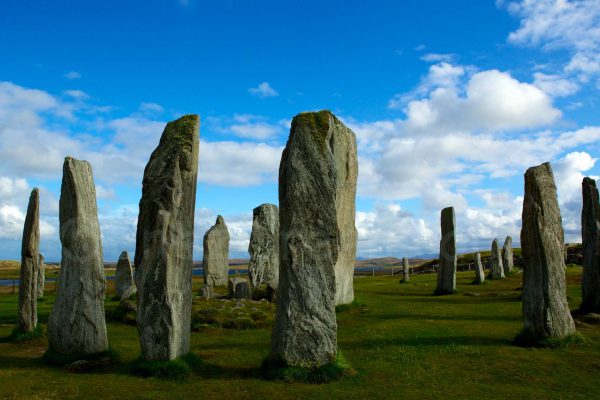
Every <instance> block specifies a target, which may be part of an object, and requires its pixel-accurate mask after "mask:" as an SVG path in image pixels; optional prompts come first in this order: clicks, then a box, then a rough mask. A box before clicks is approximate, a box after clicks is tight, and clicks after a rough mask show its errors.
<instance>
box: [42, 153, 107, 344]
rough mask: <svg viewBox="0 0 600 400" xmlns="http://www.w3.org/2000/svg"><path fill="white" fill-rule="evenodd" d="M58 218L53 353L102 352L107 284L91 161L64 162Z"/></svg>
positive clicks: (50, 334)
mask: <svg viewBox="0 0 600 400" xmlns="http://www.w3.org/2000/svg"><path fill="white" fill-rule="evenodd" d="M59 219H60V241H61V243H62V259H61V262H60V266H61V267H60V274H59V277H58V288H57V294H56V301H55V302H54V306H53V308H52V312H51V313H50V318H49V319H48V342H49V344H50V349H51V350H53V351H55V352H58V353H61V354H69V355H83V354H93V353H97V352H101V351H104V350H106V349H108V340H107V337H106V323H105V317H104V294H105V290H106V282H105V278H104V263H103V259H102V239H101V236H100V225H99V224H98V209H97V206H96V187H95V186H94V178H93V176H92V167H91V166H90V164H89V163H88V162H87V161H80V160H75V159H73V158H71V157H67V158H66V159H65V163H64V165H63V179H62V186H61V192H60V206H59Z"/></svg>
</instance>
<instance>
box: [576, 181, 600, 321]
mask: <svg viewBox="0 0 600 400" xmlns="http://www.w3.org/2000/svg"><path fill="white" fill-rule="evenodd" d="M582 194H583V209H582V210H581V238H582V240H583V242H582V247H583V275H582V276H581V289H582V294H583V300H582V302H581V307H580V309H581V311H585V312H592V313H600V203H599V201H598V200H599V199H598V189H597V188H596V181H594V180H593V179H591V178H583V182H582Z"/></svg>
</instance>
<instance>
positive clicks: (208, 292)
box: [200, 285, 213, 300]
mask: <svg viewBox="0 0 600 400" xmlns="http://www.w3.org/2000/svg"><path fill="white" fill-rule="evenodd" d="M212 294H213V288H212V286H210V285H202V287H201V288H200V297H201V298H203V299H204V300H209V299H210V298H211V297H212Z"/></svg>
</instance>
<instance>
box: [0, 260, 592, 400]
mask: <svg viewBox="0 0 600 400" xmlns="http://www.w3.org/2000/svg"><path fill="white" fill-rule="evenodd" d="M580 274H581V269H580V268H579V267H570V268H569V269H568V270H567V278H568V284H569V286H568V297H569V303H570V305H571V309H574V308H576V307H577V306H578V305H579V302H580V300H581V292H580V286H579V279H580ZM398 279H399V278H398V277H392V276H376V277H369V276H366V277H360V278H357V279H356V280H355V292H356V298H357V302H358V303H359V304H360V305H355V306H353V307H346V308H345V309H343V310H340V311H338V327H339V333H338V337H339V348H340V350H341V351H342V352H343V355H344V357H345V358H346V360H347V361H348V362H349V363H350V364H351V365H352V366H353V367H354V369H355V370H356V371H357V372H358V374H357V375H356V376H350V377H346V378H344V379H343V380H341V381H339V382H334V383H330V384H326V385H307V384H290V383H282V382H271V381H264V380H261V379H260V375H259V368H260V365H261V362H262V360H263V358H264V357H265V356H266V355H267V353H268V351H269V342H270V328H269V326H268V325H267V326H262V327H261V325H258V326H259V327H258V328H256V329H244V330H235V329H224V328H215V327H200V329H199V330H198V331H195V332H193V333H192V352H194V353H195V354H197V355H199V356H200V357H201V358H202V359H203V360H204V362H205V364H206V365H205V368H203V372H202V373H201V374H199V375H197V376H193V377H191V378H189V379H187V380H185V381H182V382H177V381H167V380H161V379H157V378H151V379H144V378H137V377H132V376H129V375H127V374H125V373H124V372H123V370H124V369H125V366H126V364H127V363H129V362H131V361H133V360H134V359H136V358H137V357H138V356H139V344H138V336H137V331H136V328H135V326H132V325H126V324H120V323H112V322H111V323H109V324H108V335H109V341H110V344H111V346H112V348H113V349H114V350H115V351H116V352H117V353H118V354H119V355H120V357H121V359H122V364H116V365H114V366H113V367H111V368H110V370H109V371H103V372H101V373H85V374H75V373H70V372H66V371H64V370H61V369H58V368H53V367H49V366H46V365H45V364H43V363H42V362H41V361H40V357H41V355H42V354H43V352H44V351H45V349H46V345H47V343H46V341H45V339H42V340H40V341H38V342H36V343H29V344H10V343H0V398H7V399H71V398H87V399H92V398H101V399H128V398H132V399H133V398H142V399H144V398H147V399H169V400H172V399H183V398H200V399H236V400H237V399H300V398H308V399H311V400H316V399H379V398H394V399H395V398H398V399H592V398H600V391H599V390H600V389H599V387H600V386H599V378H600V326H586V325H583V326H580V327H579V328H578V329H579V331H580V332H581V333H582V334H583V335H584V337H585V338H586V339H588V343H587V344H585V345H580V346H577V347H574V348H562V349H531V348H520V347H516V346H514V345H513V344H512V343H511V342H512V339H513V338H514V337H515V335H516V334H517V332H518V331H519V330H520V329H521V327H522V322H521V303H520V300H519V295H520V291H519V289H520V286H521V275H520V274H518V273H517V274H515V275H511V276H510V277H508V278H507V279H505V280H502V281H488V282H486V284H484V285H482V286H475V285H471V282H472V280H473V272H461V273H459V274H458V289H459V292H458V293H457V294H455V295H451V296H440V297H435V296H432V292H433V290H434V288H435V279H436V277H435V275H432V274H428V275H416V276H413V277H412V278H411V282H410V283H407V284H399V283H398ZM196 286H197V285H196ZM111 291H112V287H110V286H109V293H110V292H111ZM53 295H54V294H53V293H52V292H50V293H47V295H46V297H45V298H44V300H43V301H41V302H40V303H39V317H40V321H41V323H42V324H43V325H45V323H46V321H47V319H48V314H49V311H50V308H51V304H52V301H53ZM110 297H111V295H110V294H109V295H107V299H110ZM16 302H17V296H16V295H14V294H0V323H1V325H0V337H7V336H8V335H9V334H10V332H11V330H12V328H13V326H14V325H13V324H14V323H15V321H16ZM217 302H218V301H217ZM196 303H197V304H198V305H197V306H196V307H198V308H202V307H207V305H206V304H201V303H199V302H198V301H196ZM219 304H223V303H219ZM114 306H115V302H111V301H110V300H107V309H110V308H111V307H114ZM217 306H218V304H215V307H217ZM247 307H252V304H249V305H247ZM267 310H269V309H267ZM270 310H272V308H271V309H270Z"/></svg>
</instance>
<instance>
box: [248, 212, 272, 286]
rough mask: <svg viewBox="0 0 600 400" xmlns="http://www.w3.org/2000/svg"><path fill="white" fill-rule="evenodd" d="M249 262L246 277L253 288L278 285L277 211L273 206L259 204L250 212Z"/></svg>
mask: <svg viewBox="0 0 600 400" xmlns="http://www.w3.org/2000/svg"><path fill="white" fill-rule="evenodd" d="M252 215H253V218H252V234H251V235H250V245H249V246H248V252H249V253H250V262H249V264H248V275H249V277H250V283H251V284H252V286H253V287H254V288H256V287H258V286H260V285H262V284H267V285H269V286H271V287H272V288H275V289H276V288H277V284H278V283H279V209H278V208H277V206H276V205H274V204H261V205H260V206H258V207H256V208H255V209H254V210H253V211H252Z"/></svg>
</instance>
